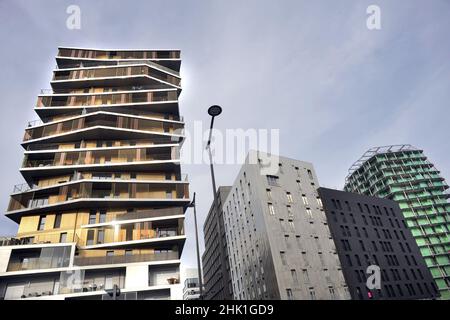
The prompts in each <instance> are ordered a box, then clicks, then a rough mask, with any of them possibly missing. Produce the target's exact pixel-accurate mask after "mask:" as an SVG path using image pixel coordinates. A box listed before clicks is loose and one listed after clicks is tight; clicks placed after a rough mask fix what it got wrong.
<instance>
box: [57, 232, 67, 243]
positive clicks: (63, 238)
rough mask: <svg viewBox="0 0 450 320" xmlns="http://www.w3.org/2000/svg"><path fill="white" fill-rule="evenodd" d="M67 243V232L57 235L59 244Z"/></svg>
mask: <svg viewBox="0 0 450 320" xmlns="http://www.w3.org/2000/svg"><path fill="white" fill-rule="evenodd" d="M66 241H67V232H64V233H61V234H60V235H59V242H60V243H65V242H66Z"/></svg>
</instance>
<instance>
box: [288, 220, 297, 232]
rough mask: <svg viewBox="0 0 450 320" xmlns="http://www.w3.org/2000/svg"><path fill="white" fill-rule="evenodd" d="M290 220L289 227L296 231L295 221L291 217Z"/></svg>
mask: <svg viewBox="0 0 450 320" xmlns="http://www.w3.org/2000/svg"><path fill="white" fill-rule="evenodd" d="M288 222H289V227H290V228H291V230H292V231H295V225H294V221H293V220H291V219H289V220H288Z"/></svg>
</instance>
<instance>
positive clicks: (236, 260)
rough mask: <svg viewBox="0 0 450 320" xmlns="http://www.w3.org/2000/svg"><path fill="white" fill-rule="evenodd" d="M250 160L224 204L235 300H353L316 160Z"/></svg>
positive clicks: (282, 158) (280, 158) (242, 169)
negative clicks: (270, 163)
mask: <svg viewBox="0 0 450 320" xmlns="http://www.w3.org/2000/svg"><path fill="white" fill-rule="evenodd" d="M252 152H255V151H252ZM253 155H254V154H253ZM260 155H261V154H260V153H258V154H257V157H258V158H259V156H260ZM265 156H266V157H267V155H266V154H265ZM255 158H256V157H255ZM249 159H250V155H249V156H248V157H247V160H246V162H245V164H244V165H243V166H242V168H241V170H240V172H239V174H238V176H237V178H236V180H235V182H234V184H233V187H232V189H231V191H230V193H229V194H228V197H227V199H226V201H225V202H224V204H223V206H224V221H225V232H226V237H227V244H228V255H229V263H230V270H231V279H232V286H233V296H234V299H237V300H241V299H283V300H286V299H288V300H289V299H306V300H308V299H311V300H315V299H350V294H349V292H348V288H347V286H346V284H345V280H344V276H343V273H342V270H341V265H340V262H339V258H338V255H337V253H336V248H335V246H334V242H333V239H332V237H331V233H330V230H329V228H328V225H327V221H326V216H325V213H324V212H323V209H322V204H321V201H320V199H319V196H318V193H317V187H318V185H319V183H318V180H317V177H316V174H315V172H314V168H313V166H312V164H311V163H307V162H303V161H298V160H293V159H289V158H284V157H279V158H278V160H279V168H278V173H277V174H276V175H265V174H262V171H261V168H262V167H261V163H259V164H250V163H249Z"/></svg>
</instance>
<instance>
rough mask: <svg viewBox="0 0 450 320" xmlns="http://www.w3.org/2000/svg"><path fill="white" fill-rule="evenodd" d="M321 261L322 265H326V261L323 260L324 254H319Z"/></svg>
mask: <svg viewBox="0 0 450 320" xmlns="http://www.w3.org/2000/svg"><path fill="white" fill-rule="evenodd" d="M319 260H320V263H321V264H322V265H324V264H325V261H324V259H323V254H322V252H319Z"/></svg>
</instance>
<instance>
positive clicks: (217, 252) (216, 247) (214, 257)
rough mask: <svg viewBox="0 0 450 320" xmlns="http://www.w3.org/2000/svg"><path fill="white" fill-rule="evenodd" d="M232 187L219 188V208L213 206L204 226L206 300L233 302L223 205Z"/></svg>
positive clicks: (203, 262) (203, 259)
mask: <svg viewBox="0 0 450 320" xmlns="http://www.w3.org/2000/svg"><path fill="white" fill-rule="evenodd" d="M230 189H231V187H228V186H223V187H219V189H218V191H217V199H218V201H219V203H218V205H217V207H218V208H220V210H219V212H217V210H215V208H214V204H213V205H211V208H210V210H209V213H208V216H207V217H206V219H205V223H204V224H203V235H204V238H205V252H204V253H203V256H202V265H203V278H204V281H205V284H204V285H205V293H204V295H205V296H204V299H205V300H231V299H233V290H232V286H231V279H230V266H229V263H228V250H227V243H226V237H225V229H224V221H223V210H222V203H223V202H224V201H225V198H226V197H227V195H228V193H229V192H230Z"/></svg>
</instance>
